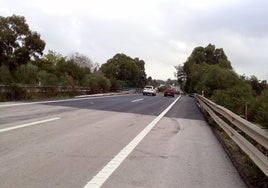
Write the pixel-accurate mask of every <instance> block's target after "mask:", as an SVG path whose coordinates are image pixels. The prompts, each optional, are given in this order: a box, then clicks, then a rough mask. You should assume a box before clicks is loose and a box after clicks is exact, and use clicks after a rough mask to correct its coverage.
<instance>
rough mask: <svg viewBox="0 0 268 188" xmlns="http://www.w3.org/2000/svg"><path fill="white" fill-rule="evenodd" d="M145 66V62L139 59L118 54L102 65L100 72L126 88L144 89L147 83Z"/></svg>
mask: <svg viewBox="0 0 268 188" xmlns="http://www.w3.org/2000/svg"><path fill="white" fill-rule="evenodd" d="M144 64H145V63H144V61H143V60H139V59H138V58H135V59H132V58H131V57H129V56H127V55H125V54H116V55H115V56H114V57H113V58H111V59H109V60H108V61H107V62H106V63H104V64H102V66H101V68H100V70H101V71H102V72H103V73H104V75H105V76H106V77H107V78H109V79H110V80H117V81H118V82H120V83H122V84H123V85H124V87H144V85H145V83H146V73H145V68H144ZM112 87H113V86H112Z"/></svg>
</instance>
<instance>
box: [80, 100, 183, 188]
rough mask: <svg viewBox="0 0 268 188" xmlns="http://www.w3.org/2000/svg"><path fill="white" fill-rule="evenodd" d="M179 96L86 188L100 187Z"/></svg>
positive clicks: (85, 187)
mask: <svg viewBox="0 0 268 188" xmlns="http://www.w3.org/2000/svg"><path fill="white" fill-rule="evenodd" d="M180 97H181V96H179V97H178V98H177V99H176V100H175V101H174V102H173V103H172V104H171V105H169V106H168V107H167V108H166V109H165V110H164V111H163V112H162V113H161V114H160V115H159V116H157V117H156V118H155V119H154V120H153V121H152V122H151V123H150V124H149V125H147V127H145V128H144V129H143V130H142V131H141V132H140V133H139V134H138V135H137V136H136V137H135V138H134V139H133V140H132V141H131V142H130V143H129V144H128V145H126V146H125V147H124V148H123V149H122V150H121V151H120V152H119V153H118V154H117V155H116V156H115V157H114V158H113V159H112V160H111V161H110V162H109V163H108V164H106V166H104V167H103V168H102V170H101V171H100V172H99V173H98V174H97V175H96V176H94V177H93V178H92V179H91V180H90V181H89V182H88V183H87V184H86V185H85V186H84V188H99V187H101V186H102V184H103V183H104V182H105V181H106V180H107V179H108V178H109V177H110V176H111V175H112V173H113V172H114V171H115V170H116V169H117V168H118V167H119V166H120V164H121V163H122V162H123V161H124V160H125V159H126V158H127V156H128V155H129V154H130V153H131V152H132V151H133V150H134V149H135V147H136V146H137V145H138V144H139V143H140V142H141V141H142V140H143V138H144V137H145V136H146V135H147V134H148V133H149V132H150V131H151V129H152V128H153V127H154V126H155V125H156V124H157V123H158V122H159V121H160V120H161V119H162V118H163V117H164V115H165V114H166V113H167V112H168V111H169V110H170V109H171V108H172V106H173V105H174V104H175V103H176V102H177V101H178V100H179V99H180Z"/></svg>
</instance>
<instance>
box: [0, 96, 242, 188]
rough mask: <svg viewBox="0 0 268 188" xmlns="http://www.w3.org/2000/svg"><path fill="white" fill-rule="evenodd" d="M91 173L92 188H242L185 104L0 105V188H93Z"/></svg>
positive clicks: (125, 100)
mask: <svg viewBox="0 0 268 188" xmlns="http://www.w3.org/2000/svg"><path fill="white" fill-rule="evenodd" d="M175 100H177V102H175V103H174V101H175ZM172 103H174V106H173V107H172V108H171V109H170V110H168V109H167V108H168V107H171V106H170V105H171V104H172ZM165 110H166V111H167V113H164V114H163V112H164V111H165ZM161 114H162V115H165V117H163V118H161V117H160V116H159V115H161ZM146 131H147V132H146ZM147 133H148V134H147ZM122 149H123V150H122ZM120 152H121V154H120ZM122 156H123V157H122ZM114 159H115V160H114ZM111 163H112V165H113V166H115V165H117V167H116V168H115V169H114V170H113V171H112V170H110V168H114V167H113V166H112V167H111V166H109V164H111ZM103 172H104V173H103ZM105 173H110V174H109V175H106V174H105ZM98 174H101V176H102V177H101V178H100V179H101V181H103V184H96V186H97V187H98V186H99V185H102V186H103V187H215V185H217V187H244V184H243V182H242V181H241V179H240V177H239V176H238V174H237V172H236V170H235V169H234V167H233V166H232V164H231V162H230V161H229V159H228V158H227V156H226V154H225V153H224V151H223V149H222V148H221V146H220V145H219V143H218V142H217V140H216V139H215V137H214V136H213V134H212V132H211V130H210V129H209V126H208V125H207V124H206V121H205V120H204V118H203V116H202V114H201V113H200V111H199V110H198V109H197V107H196V105H195V104H194V100H193V99H192V98H189V97H186V96H182V97H180V98H178V96H177V97H175V98H170V97H163V96H162V95H157V96H155V97H152V96H143V95H125V96H123V95H121V96H106V97H87V98H76V99H66V100H60V101H43V102H34V103H12V104H4V103H3V104H0V182H1V183H0V185H1V186H0V187H1V188H2V187H3V188H10V187H11V188H12V187H20V188H23V187H27V188H31V187H65V188H68V187H72V188H73V187H78V188H80V187H81V188H83V187H92V186H93V184H92V182H93V180H94V181H95V179H97V178H99V176H98ZM94 177H95V179H94Z"/></svg>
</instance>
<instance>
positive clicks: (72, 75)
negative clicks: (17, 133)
mask: <svg viewBox="0 0 268 188" xmlns="http://www.w3.org/2000/svg"><path fill="white" fill-rule="evenodd" d="M0 29H1V30H0V84H3V85H7V86H14V87H13V88H14V89H15V90H16V89H19V92H16V91H14V89H13V92H15V93H17V96H14V94H13V95H11V94H10V95H9V94H8V93H6V94H5V96H3V93H2V96H1V97H2V100H4V99H12V98H14V99H20V98H23V96H19V93H23V90H22V89H21V88H19V86H21V85H25V84H27V85H39V86H49V87H57V86H66V87H72V88H74V90H75V87H76V86H81V87H87V88H89V91H90V93H99V92H108V91H117V90H119V89H120V88H122V87H137V88H141V87H144V85H145V84H146V82H147V75H146V73H145V67H144V65H145V62H144V61H143V60H141V59H139V58H131V57H129V56H127V55H125V54H116V55H114V56H113V57H112V58H111V59H109V60H107V62H106V63H103V64H102V65H101V66H100V65H99V64H97V63H94V62H93V61H92V60H91V59H90V58H89V57H87V56H85V55H83V54H80V53H78V52H77V53H74V54H72V55H70V56H69V57H64V56H62V55H61V54H59V53H57V52H54V51H48V53H47V54H43V51H44V49H45V45H46V43H45V41H44V40H42V39H41V36H40V35H39V34H38V33H37V32H35V31H31V30H30V28H29V25H28V24H27V23H26V19H25V18H24V17H23V16H17V15H13V16H10V17H2V16H0ZM11 92H12V90H11ZM24 92H25V91H24ZM11 96H12V97H11Z"/></svg>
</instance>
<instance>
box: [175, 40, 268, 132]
mask: <svg viewBox="0 0 268 188" xmlns="http://www.w3.org/2000/svg"><path fill="white" fill-rule="evenodd" d="M176 69H177V74H176V75H177V77H178V81H179V82H180V83H181V84H182V85H183V88H184V90H185V91H186V92H188V93H199V94H204V96H205V97H207V98H210V99H212V100H213V101H214V102H216V103H217V104H219V105H222V106H224V107H226V108H228V109H230V110H231V111H233V112H234V113H236V114H240V115H243V116H244V117H245V118H246V119H248V120H250V121H253V122H257V123H259V124H260V125H262V126H265V127H268V84H267V81H266V80H262V81H260V80H258V79H257V77H256V76H251V77H246V76H244V75H238V74H237V73H236V72H235V71H234V69H233V68H232V66H231V62H230V61H229V60H228V58H227V56H226V54H225V52H224V50H223V49H222V48H216V47H215V45H212V44H209V45H208V46H206V47H202V46H200V47H196V48H195V49H194V50H193V51H192V53H191V55H190V56H189V57H188V59H187V60H186V62H184V64H183V66H181V65H179V66H176ZM182 75H184V76H185V75H186V76H187V79H186V81H185V80H182ZM183 78H184V77H183Z"/></svg>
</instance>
